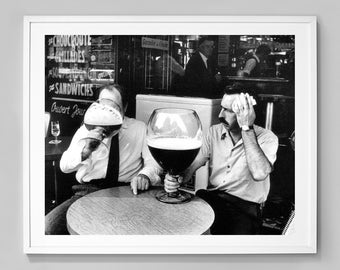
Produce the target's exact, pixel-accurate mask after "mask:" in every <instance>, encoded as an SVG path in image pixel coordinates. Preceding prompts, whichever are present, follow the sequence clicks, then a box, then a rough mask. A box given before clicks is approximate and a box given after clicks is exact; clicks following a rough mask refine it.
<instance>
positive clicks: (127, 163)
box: [60, 117, 161, 185]
mask: <svg viewBox="0 0 340 270" xmlns="http://www.w3.org/2000/svg"><path fill="white" fill-rule="evenodd" d="M88 132H89V131H88V130H87V129H86V127H85V126H84V125H82V126H81V127H80V128H79V129H78V130H77V132H76V133H75V134H74V136H73V138H72V141H71V144H70V146H69V148H68V149H67V150H66V151H65V152H64V153H63V155H62V157H61V160H60V169H61V170H62V171H63V172H65V173H70V172H74V171H77V173H76V179H77V180H78V182H79V183H86V182H89V181H91V180H93V179H102V178H105V176H106V171H107V165H108V161H109V156H108V154H107V155H106V156H105V157H104V158H102V153H103V152H101V151H104V148H105V146H104V145H102V144H100V146H99V147H98V148H97V150H95V151H94V152H92V154H91V156H90V157H89V158H88V159H86V160H84V161H81V152H82V149H83V147H84V141H82V140H81V139H83V138H86V137H87V135H88ZM102 142H103V143H104V144H106V145H107V150H108V151H106V152H107V153H108V152H109V149H110V146H111V138H105V139H104V140H103V141H102ZM160 173H161V169H160V167H159V166H158V165H157V163H156V161H155V160H154V159H153V158H152V156H151V154H150V151H149V149H148V146H147V145H146V125H145V124H144V122H141V121H138V120H136V119H132V118H128V117H124V121H123V125H122V128H121V129H120V131H119V178H118V181H119V182H126V183H128V182H130V181H131V180H132V178H133V177H135V176H137V175H138V174H144V175H146V176H147V177H149V179H150V181H151V185H157V184H160V177H159V175H160Z"/></svg>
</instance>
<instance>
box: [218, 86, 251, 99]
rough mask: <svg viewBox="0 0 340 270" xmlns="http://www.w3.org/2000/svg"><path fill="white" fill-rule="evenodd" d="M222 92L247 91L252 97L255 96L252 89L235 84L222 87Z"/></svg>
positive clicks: (228, 93)
mask: <svg viewBox="0 0 340 270" xmlns="http://www.w3.org/2000/svg"><path fill="white" fill-rule="evenodd" d="M224 93H225V94H227V95H233V94H241V93H248V94H249V95H251V96H253V97H257V92H256V91H255V90H254V89H249V88H241V87H235V86H227V87H226V88H225V89H224Z"/></svg>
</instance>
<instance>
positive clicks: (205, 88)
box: [185, 51, 217, 97]
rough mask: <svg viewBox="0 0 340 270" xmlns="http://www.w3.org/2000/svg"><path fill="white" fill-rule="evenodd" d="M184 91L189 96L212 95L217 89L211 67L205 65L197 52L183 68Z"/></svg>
mask: <svg viewBox="0 0 340 270" xmlns="http://www.w3.org/2000/svg"><path fill="white" fill-rule="evenodd" d="M185 82H186V92H187V94H188V95H190V96H200V97H212V96H213V95H214V93H216V90H217V82H216V79H215V73H214V69H213V67H210V65H209V66H208V69H207V68H206V67H205V64H204V62H203V59H202V57H201V55H200V54H199V52H198V51H197V52H195V53H194V54H193V55H192V56H191V58H190V60H189V62H188V64H187V66H186V68H185Z"/></svg>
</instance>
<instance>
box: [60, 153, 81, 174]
mask: <svg viewBox="0 0 340 270" xmlns="http://www.w3.org/2000/svg"><path fill="white" fill-rule="evenodd" d="M80 163H81V157H80V156H79V157H76V158H74V157H72V156H70V155H68V153H67V152H64V154H63V155H62V157H61V159H60V164H59V167H60V170H61V171H62V172H63V173H71V172H74V171H76V170H77V169H78V167H79V164H80Z"/></svg>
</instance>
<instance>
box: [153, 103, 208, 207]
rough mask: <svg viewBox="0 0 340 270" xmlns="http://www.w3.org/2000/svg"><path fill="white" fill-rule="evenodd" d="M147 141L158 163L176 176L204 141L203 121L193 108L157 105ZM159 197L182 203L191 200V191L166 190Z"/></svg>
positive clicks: (168, 201)
mask: <svg viewBox="0 0 340 270" xmlns="http://www.w3.org/2000/svg"><path fill="white" fill-rule="evenodd" d="M147 144H148V147H149V149H150V152H151V154H152V156H153V157H154V159H155V160H156V161H157V162H158V164H159V165H160V166H161V167H162V168H163V169H164V170H165V171H166V172H168V173H169V174H170V175H172V176H174V177H175V178H177V177H178V175H180V174H181V173H183V172H184V170H185V169H187V168H188V167H189V165H190V164H191V163H192V162H193V161H194V159H195V157H196V155H197V153H198V151H199V149H200V147H201V145H202V124H201V121H200V119H199V117H198V115H197V114H196V112H195V111H193V110H189V109H177V108H162V109H156V110H154V111H153V113H152V115H151V117H150V119H149V122H148V129H147ZM156 198H157V199H158V200H159V201H161V202H165V203H181V202H185V201H188V200H190V198H191V195H190V194H188V193H185V192H181V191H177V192H172V193H167V192H165V190H163V191H161V192H159V193H158V194H157V195H156Z"/></svg>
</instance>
